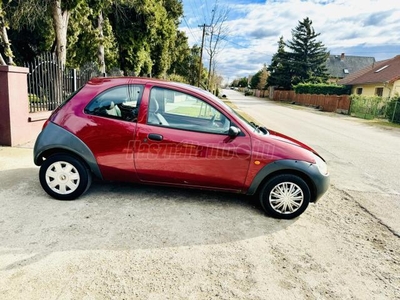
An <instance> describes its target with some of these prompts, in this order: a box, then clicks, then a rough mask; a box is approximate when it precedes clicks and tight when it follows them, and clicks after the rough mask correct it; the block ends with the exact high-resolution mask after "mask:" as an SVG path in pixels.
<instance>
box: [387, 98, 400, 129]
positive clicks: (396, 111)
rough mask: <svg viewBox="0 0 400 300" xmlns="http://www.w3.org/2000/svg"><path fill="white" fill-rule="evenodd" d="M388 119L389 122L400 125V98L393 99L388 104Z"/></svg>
mask: <svg viewBox="0 0 400 300" xmlns="http://www.w3.org/2000/svg"><path fill="white" fill-rule="evenodd" d="M386 117H387V118H388V120H389V121H391V122H393V123H397V124H400V96H396V97H394V98H392V99H391V101H390V102H389V103H388V105H387V110H386Z"/></svg>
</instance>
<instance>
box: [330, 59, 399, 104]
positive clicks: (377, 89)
mask: <svg viewBox="0 0 400 300" xmlns="http://www.w3.org/2000/svg"><path fill="white" fill-rule="evenodd" d="M338 83H339V84H343V85H349V86H351V93H352V94H357V95H363V96H381V97H387V98H391V97H394V96H395V95H396V94H397V95H399V94H400V55H397V56H395V57H393V58H391V59H386V60H382V61H378V62H375V63H374V64H372V65H370V66H367V67H365V68H363V69H361V70H359V71H357V72H354V73H352V74H349V75H348V76H346V77H345V78H343V79H341V80H339V82H338Z"/></svg>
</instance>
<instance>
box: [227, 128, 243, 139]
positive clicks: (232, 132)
mask: <svg viewBox="0 0 400 300" xmlns="http://www.w3.org/2000/svg"><path fill="white" fill-rule="evenodd" d="M239 133H240V129H239V128H237V127H235V126H231V127H229V131H228V135H229V136H230V137H231V138H234V137H237V136H238V135H239Z"/></svg>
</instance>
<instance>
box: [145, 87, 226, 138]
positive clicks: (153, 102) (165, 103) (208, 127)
mask: <svg viewBox="0 0 400 300" xmlns="http://www.w3.org/2000/svg"><path fill="white" fill-rule="evenodd" d="M147 123H148V124H152V125H158V126H164V127H171V128H175V129H183V130H191V131H200V132H209V133H220V134H222V133H224V134H225V133H227V132H228V130H229V127H230V121H229V119H228V118H226V117H225V116H224V115H223V114H222V113H220V112H219V111H218V110H217V109H215V108H214V107H213V106H212V105H210V104H208V103H206V102H205V101H203V100H201V99H198V98H196V97H193V96H192V95H189V94H185V93H181V92H178V91H173V90H169V89H163V88H158V87H155V88H152V90H151V91H150V102H149V113H148V119H147Z"/></svg>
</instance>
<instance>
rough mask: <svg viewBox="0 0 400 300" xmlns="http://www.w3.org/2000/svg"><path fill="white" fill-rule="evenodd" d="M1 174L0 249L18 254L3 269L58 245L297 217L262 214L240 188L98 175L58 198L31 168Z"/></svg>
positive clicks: (125, 242)
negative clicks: (77, 193)
mask: <svg viewBox="0 0 400 300" xmlns="http://www.w3.org/2000/svg"><path fill="white" fill-rule="evenodd" d="M0 182H2V183H5V184H2V185H1V187H0V207H1V210H2V212H3V213H2V214H1V217H0V239H1V241H2V245H1V247H2V248H0V255H9V254H13V255H16V256H15V257H18V255H19V254H21V259H17V260H16V261H15V262H13V263H10V264H9V265H8V266H7V267H6V269H12V268H14V267H17V266H21V265H24V264H31V263H33V262H35V261H38V260H40V259H42V258H43V257H44V256H47V255H49V254H51V253H53V252H58V251H77V250H136V249H160V248H166V247H194V246H200V245H211V244H221V243H229V242H239V241H243V240H247V239H253V238H263V239H264V238H266V239H268V238H271V237H270V236H271V235H272V234H274V233H275V232H278V231H281V230H284V229H285V228H287V227H288V226H291V225H292V224H294V223H295V222H296V220H290V221H287V220H277V219H273V218H271V217H268V216H266V215H265V213H264V212H263V211H262V209H261V208H260V207H259V206H258V204H257V201H256V200H255V199H254V198H251V197H248V196H245V195H237V194H229V193H222V192H211V191H201V190H189V189H178V188H169V187H158V186H148V185H140V184H126V183H110V182H99V181H95V182H93V184H92V186H91V188H90V189H89V190H88V191H87V193H86V194H84V195H83V196H81V197H80V198H79V199H77V200H75V201H58V200H54V199H52V198H51V197H49V196H48V195H47V194H46V193H45V192H44V191H43V190H42V188H41V186H40V183H39V181H38V169H36V168H28V169H13V170H7V171H2V172H0ZM272 238H273V237H272Z"/></svg>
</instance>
